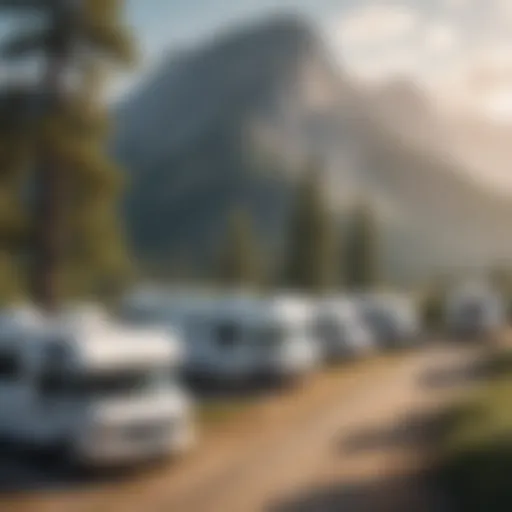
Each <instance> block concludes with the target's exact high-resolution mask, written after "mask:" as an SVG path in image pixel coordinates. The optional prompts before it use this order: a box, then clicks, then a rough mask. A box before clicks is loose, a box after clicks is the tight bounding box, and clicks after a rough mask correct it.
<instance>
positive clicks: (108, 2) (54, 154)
mask: <svg viewBox="0 0 512 512" xmlns="http://www.w3.org/2000/svg"><path fill="white" fill-rule="evenodd" d="M122 8H123V1H122V0H0V11H3V12H6V11H11V12H13V13H19V14H21V15H26V17H25V19H26V20H27V21H26V28H25V29H22V30H20V31H19V33H18V34H15V35H14V37H13V38H12V39H11V40H9V41H8V42H7V43H5V44H4V56H6V57H10V58H15V59H21V58H24V57H27V56H32V55H34V54H35V53H39V54H41V55H42V57H43V60H44V66H43V67H44V76H43V78H42V83H41V84H39V88H38V89H39V91H40V94H38V95H34V97H37V99H38V100H39V101H38V104H37V105H34V104H31V105H30V111H31V113H37V114H38V121H40V123H39V124H38V125H37V127H36V130H35V132H34V135H35V139H34V145H33V149H34V154H33V168H34V170H35V172H34V184H33V190H34V191H35V193H34V202H35V207H34V222H35V228H34V236H33V246H32V256H33V275H32V294H33V296H34V298H35V299H36V301H38V302H39V303H40V304H41V305H43V306H45V307H47V308H53V307H55V306H56V305H57V302H58V298H59V293H60V286H61V285H62V282H61V280H62V278H63V273H64V267H65V266H66V261H65V258H66V257H67V254H66V250H67V247H68V244H70V243H71V239H70V237H71V234H70V232H69V230H68V228H69V226H68V222H67V215H68V213H69V209H70V208H73V207H74V206H75V201H76V195H75V194H76V193H77V191H78V190H80V191H81V193H82V194H84V195H85V194H86V189H88V188H89V187H85V188H81V187H80V186H79V185H78V183H85V182H87V183H89V184H92V183H93V182H94V183H95V185H97V186H98V187H99V188H102V187H103V185H99V183H100V182H102V183H105V182H108V181H109V178H107V176H106V175H107V173H108V172H109V171H110V170H111V169H109V168H108V166H107V165H105V162H104V161H103V160H102V159H101V158H100V156H99V155H100V152H99V145H98V144H93V145H90V144H87V142H86V141H90V139H88V135H87V133H88V132H89V133H90V132H93V133H96V134H97V133H98V131H96V130H97V127H98V126H100V125H101V124H102V123H101V116H98V115H97V112H95V111H94V110H93V109H91V108H90V105H87V103H88V102H87V101H80V100H79V99H78V98H79V97H80V94H79V93H77V90H78V91H80V90H81V86H82V84H85V83H87V82H86V79H85V75H84V73H83V66H84V63H86V65H88V63H90V62H91V61H93V62H100V61H101V62H105V61H107V60H108V61H114V60H116V61H123V62H126V61H129V60H131V58H132V56H133V48H132V44H131V37H130V35H129V34H128V32H127V31H126V29H125V28H123V27H122V24H121V23H120V16H121V13H122ZM34 15H35V16H34ZM34 19H35V20H36V23H34V24H33V23H32V21H33V20H34ZM70 78H74V79H75V80H74V83H75V87H70V86H69V84H70V80H69V79H70ZM71 83H72V82H71ZM76 84H78V85H76ZM82 99H83V97H82ZM41 104H42V105H41ZM35 106H38V107H40V106H42V109H40V111H37V112H35V109H34V107H35ZM102 174H103V176H102ZM91 188H93V186H92V185H91ZM80 202H81V203H82V204H84V201H80ZM103 203H108V201H107V200H106V199H104V201H103V202H102V204H103ZM97 206H98V205H97V204H92V203H89V205H88V209H89V212H88V213H89V214H92V213H93V210H92V209H93V208H94V213H95V214H98V213H99V211H100V210H103V212H104V213H105V215H107V209H108V208H107V207H106V206H105V208H102V209H100V208H97ZM104 221H105V219H104ZM107 223H108V222H107ZM100 238H101V237H100V236H99V234H97V235H95V236H91V237H89V238H88V237H87V236H86V235H85V232H84V236H82V237H80V240H81V242H82V243H83V244H86V243H90V244H91V245H90V247H93V246H94V245H96V244H100V243H101V240H100Z"/></svg>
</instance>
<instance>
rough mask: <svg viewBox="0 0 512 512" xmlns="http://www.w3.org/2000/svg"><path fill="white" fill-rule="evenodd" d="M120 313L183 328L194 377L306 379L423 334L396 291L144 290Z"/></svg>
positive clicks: (186, 357) (186, 366) (139, 322)
mask: <svg viewBox="0 0 512 512" xmlns="http://www.w3.org/2000/svg"><path fill="white" fill-rule="evenodd" d="M121 311H122V318H123V319H124V321H126V322H127V323H131V324H132V325H139V326H141V325H142V326H145V325H152V326H154V325H158V326H160V327H162V328H167V329H171V330H172V332H174V333H179V336H180V337H181V338H182V339H183V340H184V342H185V343H184V346H185V353H184V371H185V373H186V374H187V375H188V376H191V377H201V378H203V377H205V376H207V377H209V378H211V379H213V380H224V381H232V382H236V381H238V382H239V381H240V380H245V379H249V378H258V377H278V378H293V377H300V376H302V375H304V374H307V373H309V372H311V371H313V370H315V368H317V367H318V366H319V365H321V364H322V362H326V361H339V360H342V359H346V358H354V357H361V356H365V355H368V354H369V353H371V352H373V351H375V350H376V349H378V348H379V346H380V345H382V344H386V345H388V346H391V345H397V346H398V345H400V344H403V343H411V342H413V341H414V340H416V339H417V338H418V335H419V332H420V326H419V321H418V318H417V315H416V313H415V310H414V307H413V306H412V304H410V303H409V302H408V301H407V300H405V299H403V298H396V297H391V296H361V297H355V298H351V299H348V298H338V297H333V298H325V299H320V300H311V299H308V298H304V297H296V296H273V297H256V296H248V295H233V296H225V297H221V298H219V297H201V298H197V297H185V298H183V297H182V296H180V295H178V296H176V295H170V294H167V293H166V292H161V293H155V292H151V293H144V292H139V293H136V294H134V295H132V296H130V297H127V298H126V299H125V301H124V302H123V305H122V308H121Z"/></svg>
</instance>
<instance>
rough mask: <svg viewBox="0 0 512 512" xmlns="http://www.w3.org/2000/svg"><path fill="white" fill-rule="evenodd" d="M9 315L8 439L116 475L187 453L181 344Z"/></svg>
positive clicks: (4, 322) (109, 327) (78, 322)
mask: <svg viewBox="0 0 512 512" xmlns="http://www.w3.org/2000/svg"><path fill="white" fill-rule="evenodd" d="M26 313H27V312H23V314H20V313H19V312H4V313H3V314H2V315H0V411H2V414H0V436H1V437H2V438H3V439H7V440H9V441H13V442H15V443H19V444H21V445H27V446H30V447H33V448H36V449H41V450H43V451H48V450H50V451H52V452H53V451H54V450H56V451H58V452H59V453H61V454H62V455H65V456H67V457H70V458H71V460H73V461H74V462H77V463H80V464H84V465H88V466H89V465H91V466H110V465H118V464H124V463H131V462H136V461H138V460H142V459H151V458H159V457H162V456H165V455H168V454H172V453H182V452H184V451H185V450H187V449H188V448H190V447H191V446H192V444H193V443H194V438H195V434H194V429H193V423H192V414H193V411H192V404H191V401H190V399H189V397H188V396H187V395H186V394H185V393H184V391H183V390H182V389H181V387H180V386H179V384H178V382H177V379H176V378H175V368H176V365H177V364H178V363H179V360H180V351H179V348H178V346H177V340H173V339H171V338H170V337H169V335H168V334H167V333H164V332H159V331H158V330H148V329H138V330H137V329H133V328H127V327H123V326H121V325H117V324H114V323H113V322H109V321H108V319H107V318H106V317H105V316H103V315H102V314H98V312H93V311H89V312H88V314H87V312H85V311H83V310H81V311H80V312H78V311H74V312H63V313H61V314H59V315H56V316H52V317H51V318H49V317H43V316H42V315H36V314H34V315H28V314H26Z"/></svg>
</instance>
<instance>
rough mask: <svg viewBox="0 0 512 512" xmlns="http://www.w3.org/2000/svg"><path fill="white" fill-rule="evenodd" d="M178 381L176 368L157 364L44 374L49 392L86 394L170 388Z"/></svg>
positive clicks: (109, 395)
mask: <svg viewBox="0 0 512 512" xmlns="http://www.w3.org/2000/svg"><path fill="white" fill-rule="evenodd" d="M174 382H175V377H174V375H173V372H172V370H170V369H162V368H158V369H156V368H153V369H140V370H129V371H128V370H125V371H118V372H112V373H94V374H83V375H80V376H77V375H63V374H58V373H48V374H46V375H44V376H43V377H42V378H41V384H40V389H41V393H42V394H43V395H45V396H50V395H78V396H82V397H86V398H91V399H94V398H114V397H122V396H126V395H145V394H153V393H159V392H163V391H166V390H168V389H170V388H171V387H172V386H173V384H174Z"/></svg>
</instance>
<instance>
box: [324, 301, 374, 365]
mask: <svg viewBox="0 0 512 512" xmlns="http://www.w3.org/2000/svg"><path fill="white" fill-rule="evenodd" d="M316 309H317V313H316V320H315V326H316V330H317V336H318V339H319V341H320V345H321V350H322V354H323V358H324V359H325V360H327V361H339V360H342V359H346V358H354V357H363V356H366V355H369V354H371V353H372V352H374V350H375V339H374V335H373V333H372V331H371V329H370V328H369V327H368V326H367V325H366V323H365V321H364V318H363V316H362V315H361V313H360V311H359V308H358V307H357V305H356V304H355V303H354V302H353V301H351V300H349V299H347V298H329V299H324V300H321V301H319V303H318V305H317V308H316Z"/></svg>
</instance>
